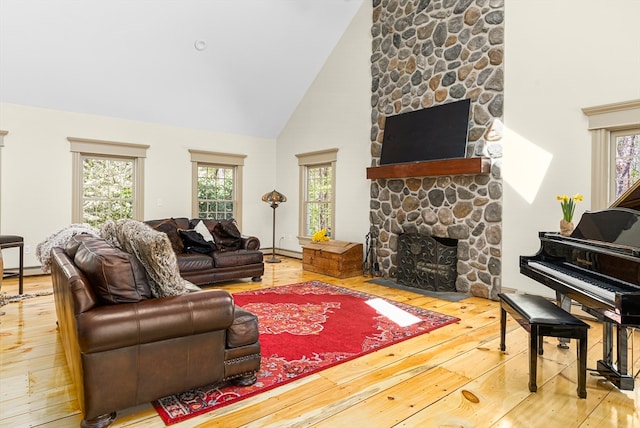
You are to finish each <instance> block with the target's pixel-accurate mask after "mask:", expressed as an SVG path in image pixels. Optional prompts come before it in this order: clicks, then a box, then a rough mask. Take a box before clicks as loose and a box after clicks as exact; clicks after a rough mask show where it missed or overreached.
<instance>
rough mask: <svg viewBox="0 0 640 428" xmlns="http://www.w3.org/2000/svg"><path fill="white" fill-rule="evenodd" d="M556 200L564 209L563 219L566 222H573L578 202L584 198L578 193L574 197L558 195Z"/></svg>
mask: <svg viewBox="0 0 640 428" xmlns="http://www.w3.org/2000/svg"><path fill="white" fill-rule="evenodd" d="M556 199H557V200H559V201H560V207H561V208H562V218H564V220H565V221H571V220H572V219H573V212H574V211H575V209H576V202H579V201H582V200H583V199H584V198H583V197H582V195H581V194H580V193H576V194H575V195H573V196H572V197H568V196H567V195H558V196H556Z"/></svg>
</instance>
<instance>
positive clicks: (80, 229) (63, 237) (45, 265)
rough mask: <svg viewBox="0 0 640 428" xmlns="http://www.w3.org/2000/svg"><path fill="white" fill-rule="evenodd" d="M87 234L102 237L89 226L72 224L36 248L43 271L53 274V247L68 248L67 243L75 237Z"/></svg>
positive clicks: (96, 230) (47, 238)
mask: <svg viewBox="0 0 640 428" xmlns="http://www.w3.org/2000/svg"><path fill="white" fill-rule="evenodd" d="M82 233H87V234H89V235H92V236H95V237H100V231H99V230H98V229H96V228H95V227H93V226H90V225H88V224H85V223H83V224H71V225H69V226H67V227H65V228H63V229H60V230H59V231H57V232H55V233H53V234H51V235H49V236H47V237H46V238H45V239H44V241H42V242H40V243H39V244H38V245H37V246H36V257H37V258H38V260H40V264H41V265H42V271H43V272H45V273H49V272H51V249H52V248H53V247H62V248H66V246H67V242H69V240H70V239H71V238H73V237H74V236H75V235H80V234H82Z"/></svg>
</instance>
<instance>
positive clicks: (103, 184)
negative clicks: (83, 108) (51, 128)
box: [67, 137, 149, 227]
mask: <svg viewBox="0 0 640 428" xmlns="http://www.w3.org/2000/svg"><path fill="white" fill-rule="evenodd" d="M67 140H69V142H70V143H71V152H72V153H73V173H72V174H73V195H72V200H73V210H72V221H73V222H74V223H88V224H90V225H92V226H94V227H100V226H101V225H102V223H104V222H105V221H106V220H109V219H111V220H118V219H121V218H135V219H138V220H142V219H143V218H144V212H143V208H144V192H143V188H144V186H143V178H144V158H145V157H146V151H147V149H148V148H149V146H146V145H139V144H128V143H116V142H112V141H97V140H87V139H81V138H72V137H69V138H67Z"/></svg>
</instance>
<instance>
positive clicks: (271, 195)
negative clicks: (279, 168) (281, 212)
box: [262, 189, 287, 205]
mask: <svg viewBox="0 0 640 428" xmlns="http://www.w3.org/2000/svg"><path fill="white" fill-rule="evenodd" d="M262 201H263V202H267V203H269V204H271V205H278V204H280V203H282V202H287V197H286V196H285V195H283V194H282V193H280V192H278V191H277V190H275V189H273V190H272V191H271V192H267V193H265V194H264V195H262Z"/></svg>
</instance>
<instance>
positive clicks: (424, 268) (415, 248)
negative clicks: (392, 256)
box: [397, 233, 458, 291]
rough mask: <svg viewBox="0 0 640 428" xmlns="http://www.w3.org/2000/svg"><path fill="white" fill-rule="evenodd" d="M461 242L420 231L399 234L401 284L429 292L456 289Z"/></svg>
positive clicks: (399, 273) (398, 278) (399, 277)
mask: <svg viewBox="0 0 640 428" xmlns="http://www.w3.org/2000/svg"><path fill="white" fill-rule="evenodd" d="M457 254H458V241H456V240H455V239H448V238H436V237H433V236H429V235H420V234H418V233H403V234H401V235H400V236H399V237H398V257H397V261H398V277H397V280H398V283H399V284H402V285H408V286H410V287H415V288H420V289H423V290H430V291H456V279H457V267H456V266H457V264H458V255H457Z"/></svg>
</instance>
